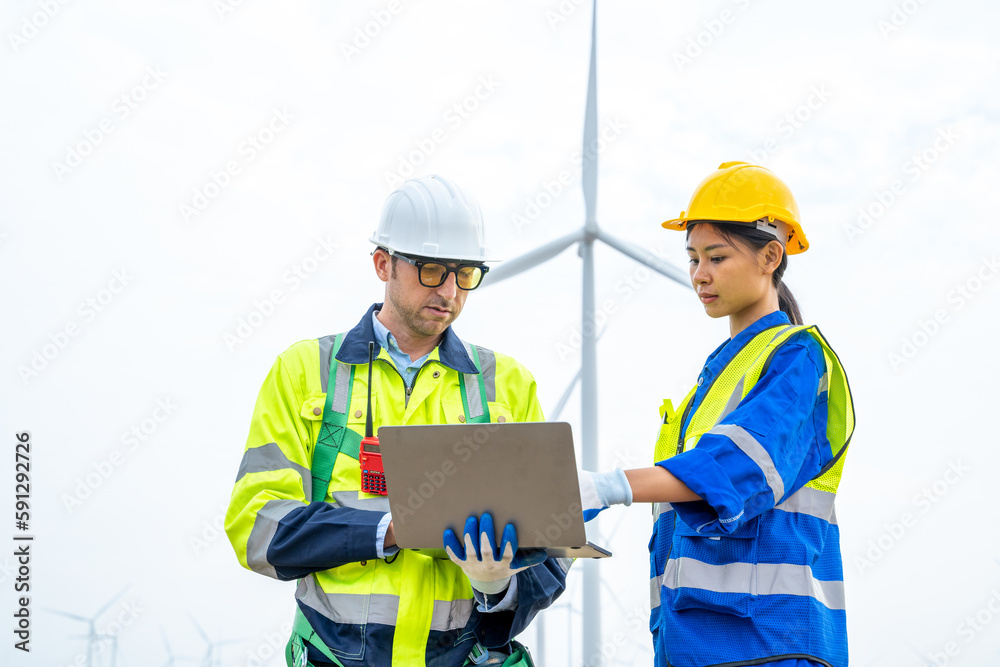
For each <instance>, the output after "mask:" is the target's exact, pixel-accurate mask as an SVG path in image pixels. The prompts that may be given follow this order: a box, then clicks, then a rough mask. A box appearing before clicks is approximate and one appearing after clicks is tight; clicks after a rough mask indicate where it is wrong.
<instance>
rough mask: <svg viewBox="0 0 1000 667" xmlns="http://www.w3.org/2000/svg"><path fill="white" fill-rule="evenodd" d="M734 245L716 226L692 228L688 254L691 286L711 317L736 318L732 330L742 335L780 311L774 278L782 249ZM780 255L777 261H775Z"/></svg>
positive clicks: (701, 224) (776, 244)
mask: <svg viewBox="0 0 1000 667" xmlns="http://www.w3.org/2000/svg"><path fill="white" fill-rule="evenodd" d="M735 243H736V247H733V246H732V245H730V243H729V241H727V240H726V239H725V237H723V236H722V235H721V234H719V232H718V231H717V230H716V227H715V225H712V224H708V223H700V224H696V225H694V226H692V227H691V230H690V233H689V234H688V243H687V253H688V258H689V259H690V267H689V272H690V274H691V285H692V286H693V287H694V290H695V292H696V293H697V294H698V298H699V299H700V300H701V303H702V305H703V306H704V307H705V312H706V313H707V314H708V315H709V317H726V316H730V317H732V318H733V322H732V325H733V326H731V327H730V328H731V329H733V330H735V331H742V330H743V328H745V327H746V326H749V325H750V324H752V323H754V322H756V321H757V320H758V319H759V318H761V317H763V316H764V315H767V314H768V313H771V312H773V311H774V310H776V309H777V292H776V290H775V289H774V287H773V285H772V283H771V274H772V273H773V272H774V269H775V268H776V267H777V265H778V262H780V261H781V247H780V244H779V243H777V242H774V243H771V244H768V246H767V247H766V248H764V249H763V250H761V251H760V252H758V251H756V250H754V249H753V248H751V247H749V246H746V245H744V244H742V243H740V242H739V240H736V241H735ZM775 255H776V258H775Z"/></svg>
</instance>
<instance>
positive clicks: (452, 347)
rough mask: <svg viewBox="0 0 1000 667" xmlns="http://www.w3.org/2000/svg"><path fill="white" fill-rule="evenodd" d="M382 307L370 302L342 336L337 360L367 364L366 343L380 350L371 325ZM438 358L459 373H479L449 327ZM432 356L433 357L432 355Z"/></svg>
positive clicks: (439, 345)
mask: <svg viewBox="0 0 1000 667" xmlns="http://www.w3.org/2000/svg"><path fill="white" fill-rule="evenodd" d="M381 309H382V304H381V303H375V304H372V306H371V308H369V309H368V312H366V313H365V314H364V316H362V318H361V321H360V322H358V323H357V324H356V325H355V326H354V328H353V329H351V330H350V331H348V332H347V335H346V336H344V342H343V343H341V345H340V351H339V352H337V361H342V362H344V363H345V364H367V363H368V343H369V341H371V342H374V343H375V355H376V356H378V353H379V352H380V351H381V350H382V346H381V345H379V343H378V339H376V338H375V327H373V326H372V314H374V313H375V311H377V310H381ZM435 349H437V351H438V355H439V360H440V361H441V363H442V364H444V365H445V366H447V367H448V368H451V369H453V370H456V371H458V372H459V373H472V374H476V373H479V370H478V369H477V368H476V365H475V364H474V363H472V359H470V358H469V353H468V352H466V351H465V344H464V343H463V342H462V341H461V339H459V337H458V336H457V335H456V334H455V332H454V331H452V328H451V327H448V328H447V329H445V330H444V336H443V337H442V338H441V343H440V344H438V346H437V348H435ZM432 358H433V357H432Z"/></svg>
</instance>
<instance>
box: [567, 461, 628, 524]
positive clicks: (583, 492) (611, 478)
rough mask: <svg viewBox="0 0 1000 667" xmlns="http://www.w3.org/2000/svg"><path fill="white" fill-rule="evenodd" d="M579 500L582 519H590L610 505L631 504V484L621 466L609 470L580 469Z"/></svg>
mask: <svg viewBox="0 0 1000 667" xmlns="http://www.w3.org/2000/svg"><path fill="white" fill-rule="evenodd" d="M580 500H581V502H582V503H583V520H584V521H590V520H591V519H593V518H594V517H595V516H597V515H598V514H600V513H601V512H603V511H604V510H606V509H608V508H609V507H610V506H612V505H631V504H632V486H631V485H630V484H629V483H628V478H627V477H625V471H624V470H622V469H621V468H615V469H614V470H612V471H611V472H587V471H586V470H581V471H580Z"/></svg>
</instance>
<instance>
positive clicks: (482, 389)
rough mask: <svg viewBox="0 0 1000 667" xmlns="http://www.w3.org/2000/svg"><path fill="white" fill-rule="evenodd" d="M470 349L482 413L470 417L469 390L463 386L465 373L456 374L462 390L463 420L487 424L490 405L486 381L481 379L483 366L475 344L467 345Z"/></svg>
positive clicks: (470, 422) (468, 422)
mask: <svg viewBox="0 0 1000 667" xmlns="http://www.w3.org/2000/svg"><path fill="white" fill-rule="evenodd" d="M469 348H470V349H471V350H472V362H473V363H474V364H475V365H476V370H477V371H478V373H477V375H476V380H477V381H478V382H479V400H480V401H482V404H483V414H481V415H479V416H478V417H470V416H469V415H470V414H471V413H470V412H469V392H468V391H467V390H466V388H465V379H466V377H467V375H466V374H465V373H459V374H458V386H459V389H461V391H462V408H464V409H465V421H466V423H467V424H489V423H490V406H489V401H488V400H487V398H486V381H485V380H483V368H482V365H481V364H480V363H479V350H478V348H476V346H475V345H469Z"/></svg>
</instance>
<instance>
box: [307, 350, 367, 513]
mask: <svg viewBox="0 0 1000 667" xmlns="http://www.w3.org/2000/svg"><path fill="white" fill-rule="evenodd" d="M342 342H344V334H337V336H336V337H335V338H334V339H333V350H331V351H330V375H329V377H328V379H327V382H326V405H325V406H323V425H322V426H321V427H320V429H319V437H318V438H317V439H316V447H315V448H314V450H313V457H312V465H311V466H310V467H311V470H312V500H313V502H322V501H324V500H326V492H327V490H328V489H329V488H330V478H331V477H333V468H334V466H335V465H336V464H337V456H338V455H339V454H340V452H341V451H342V450H343V451H344V453H345V454H350V453H351V452H350V451H349V450H351V449H353V451H354V457H355V458H357V456H358V454H357V451H358V445H359V444H360V442H361V437H360V436H358V434H357V433H354V431H352V430H351V429H349V428H347V410H349V409H350V407H351V389H352V388H353V386H354V365H353V364H351V367H350V371H347V368H346V364H341V363H340V362H339V361H337V351H338V350H340V344H341V343H342ZM346 372H349V373H350V377H349V378H348V381H347V397H346V400H345V401H344V406H345V407H344V411H343V412H338V411H336V410H334V409H333V401H334V394H336V393H337V374H338V373H346ZM351 435H353V436H354V437H353V438H351ZM345 440H346V441H347V442H346V443H345ZM345 444H346V445H348V447H345ZM351 445H353V447H352V446H351Z"/></svg>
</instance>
